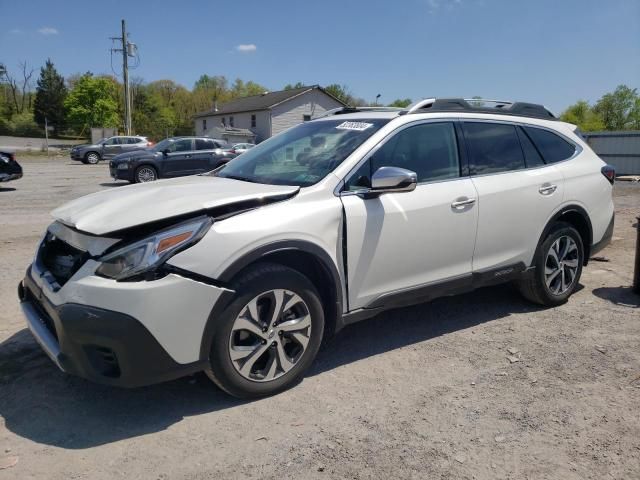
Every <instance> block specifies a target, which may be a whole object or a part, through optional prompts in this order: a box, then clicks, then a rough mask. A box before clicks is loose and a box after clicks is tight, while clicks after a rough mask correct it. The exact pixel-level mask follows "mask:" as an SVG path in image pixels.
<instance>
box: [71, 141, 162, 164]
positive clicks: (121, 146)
mask: <svg viewBox="0 0 640 480" xmlns="http://www.w3.org/2000/svg"><path fill="white" fill-rule="evenodd" d="M151 145H153V144H152V143H151V142H149V140H147V137H141V136H139V135H135V136H132V137H109V138H103V139H102V140H100V141H99V142H98V143H95V144H92V145H77V146H75V147H73V148H72V149H71V152H70V155H71V160H78V161H80V162H82V163H90V164H92V165H95V164H96V163H98V162H99V161H100V160H108V159H110V158H112V157H114V156H116V155H119V154H120V153H123V152H131V151H133V150H140V149H142V148H147V147H150V146H151Z"/></svg>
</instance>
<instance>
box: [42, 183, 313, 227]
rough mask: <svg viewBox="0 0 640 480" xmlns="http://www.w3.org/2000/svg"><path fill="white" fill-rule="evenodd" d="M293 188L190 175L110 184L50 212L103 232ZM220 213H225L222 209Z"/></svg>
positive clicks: (247, 204)
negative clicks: (123, 185)
mask: <svg viewBox="0 0 640 480" xmlns="http://www.w3.org/2000/svg"><path fill="white" fill-rule="evenodd" d="M299 190H300V187H296V186H288V185H264V184H259V183H249V182H243V181H240V180H232V179H228V178H221V177H212V176H208V175H202V176H200V175H195V176H190V177H182V178H176V179H171V180H160V181H157V182H150V183H141V184H137V185H129V186H125V187H112V188H111V189H109V190H103V191H101V192H97V193H93V194H91V195H87V196H85V197H81V198H78V199H77V200H73V201H71V202H69V203H67V204H65V205H63V206H61V207H59V208H57V209H55V210H54V211H53V212H52V213H51V214H52V215H53V217H54V218H55V219H56V220H58V221H60V222H62V223H64V224H65V225H68V226H70V227H73V228H76V229H77V230H81V231H83V232H87V233H91V234H93V235H104V234H107V233H112V232H117V231H119V230H124V229H128V228H131V227H137V226H140V225H145V224H148V223H153V222H158V221H163V220H167V219H170V218H172V217H178V216H182V215H187V214H198V213H199V212H207V211H214V209H216V208H218V207H226V206H233V205H236V206H237V208H238V210H246V209H247V208H257V207H259V206H262V205H265V204H267V203H271V202H274V201H278V200H284V199H287V198H290V197H292V196H294V195H295V194H296V193H297V192H298V191H299ZM231 211H232V210H231ZM225 213H229V209H228V208H225Z"/></svg>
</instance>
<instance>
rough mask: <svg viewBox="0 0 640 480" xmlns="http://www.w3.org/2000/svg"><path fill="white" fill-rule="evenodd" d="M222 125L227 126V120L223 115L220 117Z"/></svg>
mask: <svg viewBox="0 0 640 480" xmlns="http://www.w3.org/2000/svg"><path fill="white" fill-rule="evenodd" d="M222 126H223V127H226V126H227V120H226V119H225V118H224V117H222Z"/></svg>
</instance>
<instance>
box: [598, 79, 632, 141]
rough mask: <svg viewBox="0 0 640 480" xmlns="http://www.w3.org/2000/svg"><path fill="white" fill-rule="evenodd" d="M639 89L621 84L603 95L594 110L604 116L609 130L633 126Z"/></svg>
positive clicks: (603, 118) (605, 124)
mask: <svg viewBox="0 0 640 480" xmlns="http://www.w3.org/2000/svg"><path fill="white" fill-rule="evenodd" d="M637 100H638V89H637V88H629V87H627V86H626V85H619V86H618V87H617V88H616V89H615V91H613V92H612V93H607V94H606V95H603V96H602V98H601V99H600V100H598V102H597V103H596V105H595V107H594V108H593V110H594V111H595V112H596V113H597V114H598V115H599V116H600V117H601V118H602V121H603V122H604V126H605V128H606V129H607V130H627V129H630V128H633V124H634V115H636V112H637V110H635V109H636V105H637Z"/></svg>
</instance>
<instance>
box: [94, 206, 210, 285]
mask: <svg viewBox="0 0 640 480" xmlns="http://www.w3.org/2000/svg"><path fill="white" fill-rule="evenodd" d="M212 224H213V220H212V219H211V218H209V217H200V218H197V219H194V220H189V221H187V222H184V223H181V224H179V225H176V226H174V227H171V228H168V229H166V230H161V231H160V232H157V233H155V234H153V235H151V236H149V237H147V238H145V239H143V240H140V241H137V242H134V243H131V244H129V245H127V246H125V247H122V248H120V249H118V250H116V251H115V252H112V253H108V254H107V255H105V256H103V257H102V258H100V259H98V261H99V262H100V263H101V265H100V266H99V267H98V268H97V269H96V274H97V275H100V276H102V277H107V278H111V279H114V280H126V279H130V278H132V277H137V276H138V275H140V274H143V273H147V272H150V271H153V270H154V269H156V268H157V267H159V266H160V265H162V264H163V263H164V262H166V261H167V260H168V259H169V258H170V257H171V256H173V255H175V254H176V253H178V252H179V251H181V250H184V249H185V248H187V247H190V246H192V245H193V244H195V243H197V242H198V241H199V240H200V239H201V238H202V237H203V236H204V234H205V233H207V232H208V231H209V228H210V227H211V225H212Z"/></svg>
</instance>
